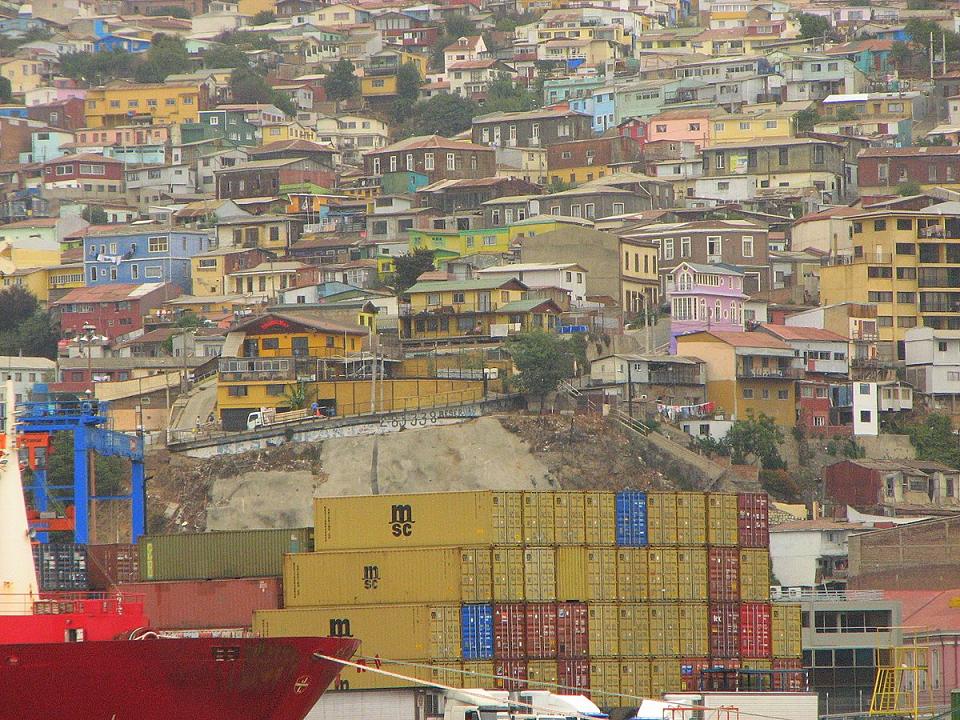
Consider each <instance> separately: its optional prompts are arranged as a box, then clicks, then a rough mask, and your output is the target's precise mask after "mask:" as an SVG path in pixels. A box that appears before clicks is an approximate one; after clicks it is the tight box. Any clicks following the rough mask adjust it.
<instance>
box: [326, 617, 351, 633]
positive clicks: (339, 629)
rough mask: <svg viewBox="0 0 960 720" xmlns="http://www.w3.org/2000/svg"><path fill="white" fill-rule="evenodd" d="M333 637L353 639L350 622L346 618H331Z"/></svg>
mask: <svg viewBox="0 0 960 720" xmlns="http://www.w3.org/2000/svg"><path fill="white" fill-rule="evenodd" d="M330 636H331V637H353V633H352V632H350V621H349V620H347V619H346V618H330Z"/></svg>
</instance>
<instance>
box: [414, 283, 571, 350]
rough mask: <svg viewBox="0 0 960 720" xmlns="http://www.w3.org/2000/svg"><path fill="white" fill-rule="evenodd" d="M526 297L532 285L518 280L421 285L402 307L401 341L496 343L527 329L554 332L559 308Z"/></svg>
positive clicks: (535, 298)
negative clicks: (479, 341) (482, 340)
mask: <svg viewBox="0 0 960 720" xmlns="http://www.w3.org/2000/svg"><path fill="white" fill-rule="evenodd" d="M527 295H528V289H527V286H526V285H524V284H523V283H522V282H520V281H519V280H517V279H516V278H510V279H509V280H504V279H503V278H502V277H489V278H481V279H477V280H448V281H439V282H420V283H417V284H416V285H414V286H412V287H411V288H409V289H408V290H407V291H406V292H405V293H404V297H405V298H406V299H407V302H406V303H401V306H400V339H401V340H407V341H422V340H447V341H452V342H456V341H462V340H469V341H473V340H477V339H482V338H487V339H489V340H491V341H494V342H495V341H497V339H498V338H503V337H506V336H507V335H513V334H516V333H518V332H523V331H526V330H550V331H552V330H554V329H555V328H556V326H557V324H558V322H559V318H560V312H561V310H560V307H559V306H558V305H557V304H556V303H555V302H554V301H553V300H550V299H548V298H544V297H539V296H535V297H528V296H527Z"/></svg>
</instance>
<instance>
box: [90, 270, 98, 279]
mask: <svg viewBox="0 0 960 720" xmlns="http://www.w3.org/2000/svg"><path fill="white" fill-rule="evenodd" d="M96 281H97V268H96V266H92V267H91V268H90V282H96Z"/></svg>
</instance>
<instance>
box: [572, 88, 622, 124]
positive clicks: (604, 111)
mask: <svg viewBox="0 0 960 720" xmlns="http://www.w3.org/2000/svg"><path fill="white" fill-rule="evenodd" d="M615 97H616V96H615V95H614V93H613V91H612V90H609V89H604V88H600V89H598V90H597V91H595V92H594V93H593V95H591V96H590V97H587V98H578V99H576V100H571V101H570V109H571V110H576V111H577V112H582V113H586V114H587V115H589V116H590V117H591V118H592V120H591V126H592V127H593V131H594V132H596V133H604V132H606V131H607V130H609V129H610V128H612V127H614V126H615V125H616V123H615V122H614V116H615V115H616V112H615V109H616V105H615V103H614V98H615Z"/></svg>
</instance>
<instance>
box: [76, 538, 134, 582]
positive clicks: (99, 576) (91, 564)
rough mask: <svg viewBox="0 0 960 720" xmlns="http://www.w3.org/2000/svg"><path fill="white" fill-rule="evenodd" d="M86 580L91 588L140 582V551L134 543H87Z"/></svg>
mask: <svg viewBox="0 0 960 720" xmlns="http://www.w3.org/2000/svg"><path fill="white" fill-rule="evenodd" d="M87 581H88V582H89V583H90V589H91V590H106V589H107V588H108V587H110V586H111V585H116V584H117V583H135V582H140V553H139V552H138V551H137V546H136V545H131V544H129V543H117V544H114V545H87Z"/></svg>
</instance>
